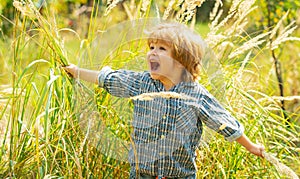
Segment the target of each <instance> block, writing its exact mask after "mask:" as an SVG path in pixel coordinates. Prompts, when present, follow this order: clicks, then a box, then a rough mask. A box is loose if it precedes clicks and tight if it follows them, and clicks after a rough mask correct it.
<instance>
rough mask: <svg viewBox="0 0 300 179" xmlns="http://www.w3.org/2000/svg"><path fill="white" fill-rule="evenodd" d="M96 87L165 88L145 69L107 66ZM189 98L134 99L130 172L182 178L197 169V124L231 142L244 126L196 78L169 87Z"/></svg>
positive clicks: (122, 93) (119, 92)
mask: <svg viewBox="0 0 300 179" xmlns="http://www.w3.org/2000/svg"><path fill="white" fill-rule="evenodd" d="M98 79H99V81H98V82H99V87H102V88H104V89H105V90H107V91H108V92H109V93H110V94H112V95H114V96H118V97H124V98H128V97H132V96H137V95H140V94H143V93H151V92H162V91H165V89H164V86H163V84H162V83H161V82H160V81H159V80H154V79H152V78H151V76H150V73H149V72H133V71H128V70H116V71H114V70H112V69H111V68H109V67H104V68H103V69H102V70H101V71H100V73H99V77H98ZM169 91H170V92H176V93H181V94H185V95H188V96H190V97H192V98H189V99H181V98H161V97H157V98H154V99H153V100H147V101H146V100H134V118H133V121H132V126H133V133H132V139H133V141H134V144H132V146H131V149H130V151H129V162H130V164H131V167H132V172H131V173H135V169H136V168H138V172H140V173H145V174H148V175H151V176H164V177H184V176H189V175H192V174H195V173H196V166H195V150H196V148H197V147H198V145H199V143H200V139H201V134H202V123H204V124H205V125H206V126H208V127H209V128H211V129H213V130H214V131H216V132H218V133H220V134H221V135H223V136H224V137H225V138H226V139H227V140H228V141H234V140H236V139H237V138H238V137H240V136H241V135H242V134H243V126H242V125H241V124H240V123H239V122H238V121H237V120H236V119H235V118H234V117H232V116H231V115H230V114H229V113H228V111H226V110H225V109H224V108H223V107H222V106H221V105H220V104H219V102H218V101H217V100H216V99H215V98H214V97H213V96H212V95H211V94H210V93H209V92H208V91H207V90H206V89H205V88H204V87H203V86H201V85H200V84H199V83H197V82H181V83H179V84H177V85H176V86H174V87H173V88H172V89H170V90H169Z"/></svg>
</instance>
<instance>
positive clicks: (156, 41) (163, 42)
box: [148, 38, 172, 47]
mask: <svg viewBox="0 0 300 179" xmlns="http://www.w3.org/2000/svg"><path fill="white" fill-rule="evenodd" d="M151 44H156V45H163V46H167V47H172V43H171V42H170V41H166V40H162V39H155V38H149V39H148V45H151Z"/></svg>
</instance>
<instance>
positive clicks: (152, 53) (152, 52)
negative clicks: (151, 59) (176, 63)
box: [147, 47, 157, 55]
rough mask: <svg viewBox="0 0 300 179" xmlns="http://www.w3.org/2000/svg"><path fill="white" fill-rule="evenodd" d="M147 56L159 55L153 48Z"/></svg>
mask: <svg viewBox="0 0 300 179" xmlns="http://www.w3.org/2000/svg"><path fill="white" fill-rule="evenodd" d="M147 55H157V50H156V48H155V47H151V48H150V50H149V51H148V53H147Z"/></svg>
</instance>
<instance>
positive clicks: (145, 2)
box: [141, 0, 151, 13]
mask: <svg viewBox="0 0 300 179" xmlns="http://www.w3.org/2000/svg"><path fill="white" fill-rule="evenodd" d="M150 4H151V2H150V0H143V3H142V8H141V11H142V12H144V13H145V12H146V11H147V9H148V6H149V5H150Z"/></svg>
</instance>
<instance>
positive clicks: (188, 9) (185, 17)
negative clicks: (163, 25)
mask: <svg viewBox="0 0 300 179" xmlns="http://www.w3.org/2000/svg"><path fill="white" fill-rule="evenodd" d="M204 2H205V0H186V1H184V3H183V4H182V7H181V9H180V10H179V11H178V13H177V15H176V20H177V21H178V22H185V23H187V22H188V21H190V20H191V19H192V18H193V16H194V14H195V13H196V10H197V7H200V6H201V5H202V4H203V3H204ZM178 4H179V3H177V5H178Z"/></svg>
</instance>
